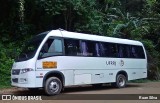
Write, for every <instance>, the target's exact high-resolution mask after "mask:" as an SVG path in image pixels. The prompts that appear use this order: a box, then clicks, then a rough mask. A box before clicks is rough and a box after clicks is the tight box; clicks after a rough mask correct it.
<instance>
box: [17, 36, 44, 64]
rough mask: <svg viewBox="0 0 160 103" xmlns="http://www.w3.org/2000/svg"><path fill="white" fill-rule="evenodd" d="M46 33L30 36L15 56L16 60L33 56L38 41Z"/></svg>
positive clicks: (40, 40) (38, 43)
mask: <svg viewBox="0 0 160 103" xmlns="http://www.w3.org/2000/svg"><path fill="white" fill-rule="evenodd" d="M45 36H46V34H40V35H37V36H35V37H34V38H32V39H31V40H30V41H29V42H27V43H26V45H25V47H24V48H23V49H22V52H21V53H20V55H19V56H18V57H17V58H16V62H19V61H25V60H28V59H31V58H33V57H34V55H35V53H36V51H37V49H38V47H39V45H40V43H41V42H42V40H43V39H44V37H45Z"/></svg>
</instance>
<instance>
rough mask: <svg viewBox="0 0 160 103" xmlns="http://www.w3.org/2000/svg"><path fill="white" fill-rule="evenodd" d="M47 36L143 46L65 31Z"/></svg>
mask: <svg viewBox="0 0 160 103" xmlns="http://www.w3.org/2000/svg"><path fill="white" fill-rule="evenodd" d="M49 36H58V37H64V38H73V39H82V40H93V41H101V42H111V43H120V44H132V45H143V44H142V43H141V42H139V41H135V40H129V39H121V38H114V37H107V36H99V35H92V34H84V33H77V32H69V31H65V30H52V31H51V32H50V33H49Z"/></svg>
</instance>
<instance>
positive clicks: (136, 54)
mask: <svg viewBox="0 0 160 103" xmlns="http://www.w3.org/2000/svg"><path fill="white" fill-rule="evenodd" d="M131 55H132V57H133V58H139V59H145V55H144V50H143V48H142V46H131Z"/></svg>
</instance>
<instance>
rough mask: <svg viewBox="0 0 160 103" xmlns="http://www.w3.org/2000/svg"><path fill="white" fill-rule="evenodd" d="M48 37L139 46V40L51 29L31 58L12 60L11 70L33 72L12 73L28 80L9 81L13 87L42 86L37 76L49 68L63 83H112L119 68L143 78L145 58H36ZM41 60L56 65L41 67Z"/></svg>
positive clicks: (145, 71)
mask: <svg viewBox="0 0 160 103" xmlns="http://www.w3.org/2000/svg"><path fill="white" fill-rule="evenodd" d="M50 36H54V37H64V38H75V39H84V40H94V41H101V42H112V43H122V44H132V45H140V46H143V44H142V43H140V42H138V41H133V40H125V39H118V38H111V37H102V36H96V35H88V34H82V33H73V32H67V31H59V30H53V31H51V32H50V33H48V34H47V36H46V37H45V38H44V40H43V41H42V43H41V44H40V46H39V48H38V50H37V52H36V54H35V56H34V58H32V59H30V60H27V61H23V62H17V63H14V65H16V66H14V65H13V68H12V69H23V68H33V69H34V71H31V72H29V73H26V74H20V75H12V78H22V77H26V78H27V79H28V83H27V84H23V83H22V84H21V83H13V82H12V85H13V86H18V87H28V88H29V87H43V78H41V77H44V76H45V74H46V73H48V72H49V71H60V72H62V73H63V75H64V77H65V80H64V81H65V86H71V85H81V84H95V83H111V82H115V81H116V75H117V73H118V72H119V71H125V72H126V73H127V75H128V80H134V79H140V78H146V77H147V58H146V59H128V58H105V57H80V56H53V57H47V58H43V59H39V60H37V58H38V55H39V52H40V50H41V48H42V46H43V44H44V43H45V42H46V40H47V39H48V37H50ZM143 48H144V47H143ZM144 52H145V51H144ZM145 57H146V53H145ZM44 61H56V62H57V68H50V69H44V68H43V66H42V63H43V62H44ZM111 61H112V62H115V63H116V64H112V65H108V62H111Z"/></svg>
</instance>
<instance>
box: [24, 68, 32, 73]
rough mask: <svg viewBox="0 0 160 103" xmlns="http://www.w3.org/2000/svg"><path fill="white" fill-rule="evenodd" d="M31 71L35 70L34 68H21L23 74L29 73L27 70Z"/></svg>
mask: <svg viewBox="0 0 160 103" xmlns="http://www.w3.org/2000/svg"><path fill="white" fill-rule="evenodd" d="M30 71H34V70H33V69H32V68H25V69H22V70H21V74H23V73H27V72H30Z"/></svg>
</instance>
